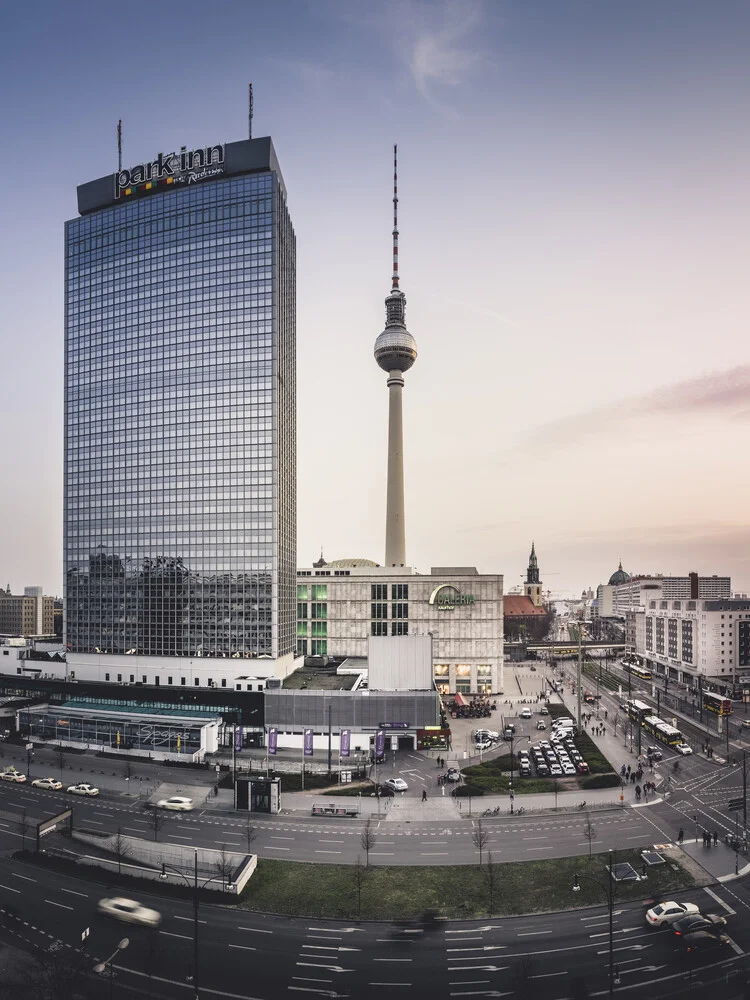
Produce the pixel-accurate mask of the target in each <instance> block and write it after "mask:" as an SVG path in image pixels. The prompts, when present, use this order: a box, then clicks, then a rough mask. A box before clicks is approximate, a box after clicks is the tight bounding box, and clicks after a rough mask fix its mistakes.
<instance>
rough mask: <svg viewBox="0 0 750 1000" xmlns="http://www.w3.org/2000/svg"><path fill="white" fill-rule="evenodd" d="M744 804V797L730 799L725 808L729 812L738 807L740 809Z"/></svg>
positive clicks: (734, 810)
mask: <svg viewBox="0 0 750 1000" xmlns="http://www.w3.org/2000/svg"><path fill="white" fill-rule="evenodd" d="M744 805H745V800H744V799H730V800H729V805H728V806H727V809H728V810H729V812H736V811H737V810H738V809H742V808H743V807H744Z"/></svg>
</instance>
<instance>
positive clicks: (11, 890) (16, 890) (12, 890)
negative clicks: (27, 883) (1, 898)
mask: <svg viewBox="0 0 750 1000" xmlns="http://www.w3.org/2000/svg"><path fill="white" fill-rule="evenodd" d="M0 889H7V890H8V892H18V893H20V892H21V890H20V889H14V888H13V887H12V886H10V885H3V883H2V882H0Z"/></svg>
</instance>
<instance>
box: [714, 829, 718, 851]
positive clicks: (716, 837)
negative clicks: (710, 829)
mask: <svg viewBox="0 0 750 1000" xmlns="http://www.w3.org/2000/svg"><path fill="white" fill-rule="evenodd" d="M718 844H719V834H718V833H717V832H716V830H714V847H717V846H718Z"/></svg>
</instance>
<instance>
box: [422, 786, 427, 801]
mask: <svg viewBox="0 0 750 1000" xmlns="http://www.w3.org/2000/svg"><path fill="white" fill-rule="evenodd" d="M422 801H423V802H426V801H427V789H426V788H423V789H422Z"/></svg>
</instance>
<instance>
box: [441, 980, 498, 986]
mask: <svg viewBox="0 0 750 1000" xmlns="http://www.w3.org/2000/svg"><path fill="white" fill-rule="evenodd" d="M488 982H489V979H459V980H458V982H456V983H448V985H449V986H478V985H479V984H480V983H488Z"/></svg>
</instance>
